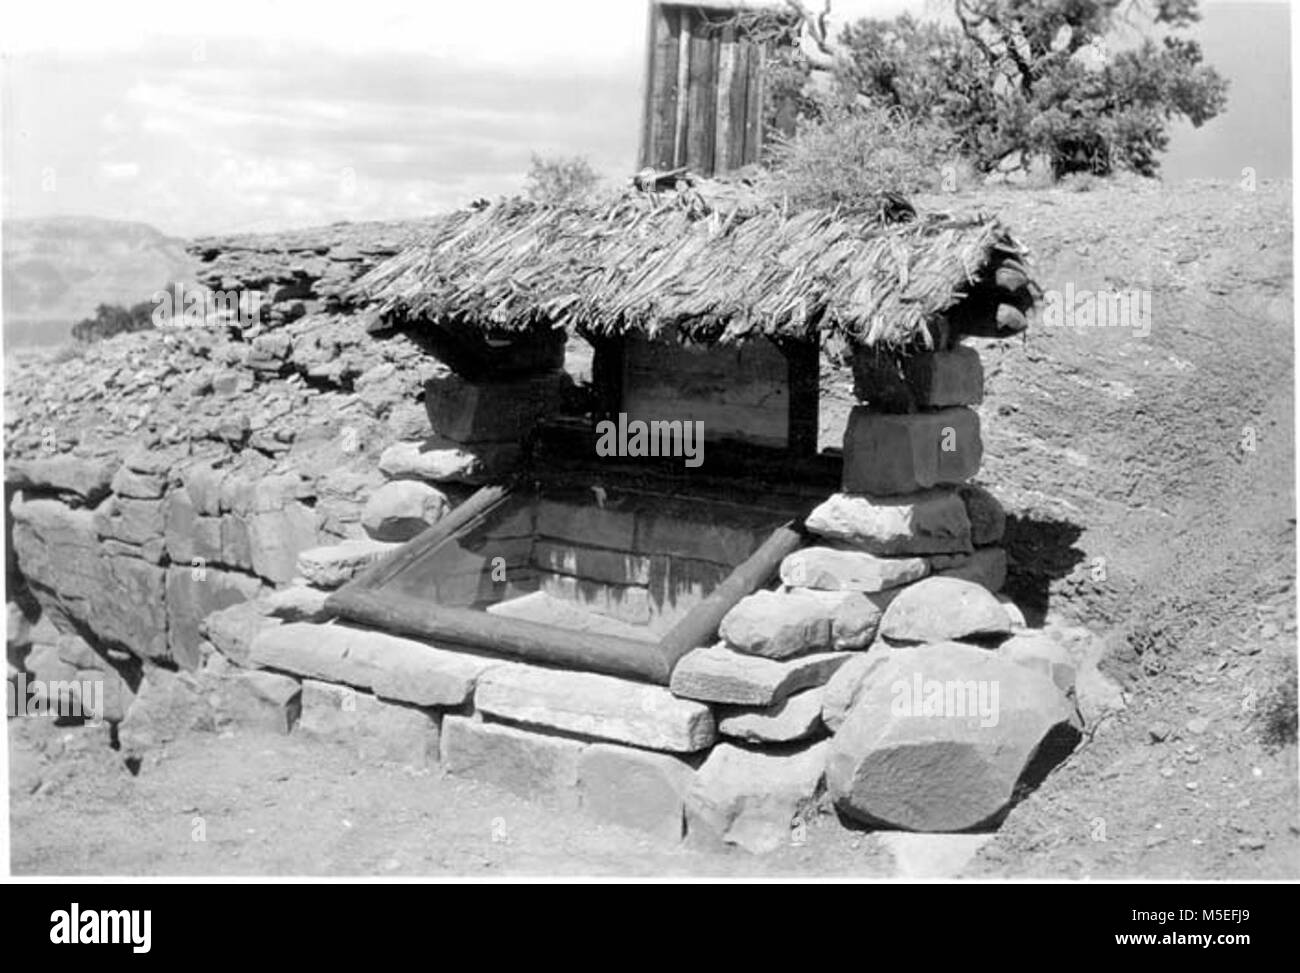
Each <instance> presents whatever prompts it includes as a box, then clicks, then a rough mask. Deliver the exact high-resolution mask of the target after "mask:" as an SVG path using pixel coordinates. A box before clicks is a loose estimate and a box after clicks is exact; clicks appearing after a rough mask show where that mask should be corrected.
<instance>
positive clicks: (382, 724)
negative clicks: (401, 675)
mask: <svg viewBox="0 0 1300 973" xmlns="http://www.w3.org/2000/svg"><path fill="white" fill-rule="evenodd" d="M295 732H297V733H300V734H302V735H304V736H307V737H313V738H316V739H321V740H328V741H331V742H333V743H337V744H342V745H344V746H346V747H348V748H349V749H351V750H353V751H354V752H355V754H356V755H357V757H358V758H359V759H361V760H364V761H367V762H370V761H388V762H391V763H398V764H404V765H407V766H412V767H427V766H430V765H432V764H433V763H435V762H436V761H437V759H438V754H439V725H438V717H437V714H436V713H433V712H431V711H429V710H425V709H421V708H420V707H416V706H405V705H403V704H401V703H391V702H387V701H386V700H382V699H378V698H376V697H375V696H373V695H371V694H370V693H366V692H360V691H358V690H356V689H353V688H352V687H350V686H340V685H337V684H335V683H329V682H321V681H319V680H315V679H304V680H303V683H302V715H301V716H300V717H299V719H298V727H297V730H296V731H295Z"/></svg>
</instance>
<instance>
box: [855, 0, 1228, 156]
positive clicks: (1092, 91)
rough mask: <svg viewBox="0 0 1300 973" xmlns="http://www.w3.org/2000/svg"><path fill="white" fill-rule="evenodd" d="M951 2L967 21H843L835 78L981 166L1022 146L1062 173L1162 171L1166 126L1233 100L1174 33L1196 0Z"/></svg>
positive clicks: (1190, 18)
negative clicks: (942, 130)
mask: <svg viewBox="0 0 1300 973" xmlns="http://www.w3.org/2000/svg"><path fill="white" fill-rule="evenodd" d="M955 6H956V10H957V14H958V21H959V24H960V26H959V27H954V26H945V25H939V24H935V23H929V22H921V21H918V20H916V19H915V18H912V17H910V16H903V17H899V18H897V19H895V20H891V21H883V20H861V21H858V22H857V23H854V24H851V25H849V26H847V27H846V28H845V30H844V32H843V34H842V36H841V38H840V49H841V50H842V51H844V52H845V54H846V56H845V57H844V58H842V59H841V67H840V70H839V75H840V77H839V82H840V84H841V85H842V86H844V87H845V88H846V89H847V90H848V91H850V92H853V93H857V94H861V95H863V96H865V97H866V98H867V99H868V100H869V101H870V102H871V103H873V104H877V105H886V106H890V107H892V108H894V109H896V110H898V111H900V112H902V113H903V114H904V115H905V116H907V117H908V118H912V119H925V120H930V121H938V122H941V123H942V124H943V125H945V126H946V127H947V128H949V129H950V130H951V131H952V132H953V133H954V136H955V138H956V141H957V145H958V148H959V150H960V151H961V153H962V154H963V155H964V156H966V157H967V158H969V159H971V160H972V161H973V162H974V163H975V165H976V166H977V167H978V168H980V169H982V170H989V169H992V168H993V167H994V166H995V165H996V164H997V162H998V161H999V160H1000V159H1001V158H1003V157H1004V156H1006V155H1007V154H1008V153H1010V152H1014V151H1025V152H1028V153H1032V154H1037V155H1042V156H1044V157H1046V158H1047V159H1049V160H1050V162H1051V165H1052V170H1053V172H1054V173H1055V174H1056V175H1057V176H1061V175H1064V174H1065V173H1068V172H1080V171H1083V172H1092V173H1096V174H1106V173H1109V172H1111V171H1113V170H1114V169H1129V170H1132V171H1135V172H1138V173H1141V174H1143V175H1153V174H1155V172H1156V171H1157V170H1158V168H1159V155H1160V153H1162V152H1163V151H1164V150H1165V149H1166V148H1167V146H1168V142H1169V135H1168V129H1169V124H1170V122H1171V121H1173V120H1174V119H1176V118H1184V119H1186V120H1188V121H1189V122H1191V123H1192V124H1193V125H1195V126H1199V125H1202V124H1204V123H1205V122H1206V121H1208V120H1209V119H1211V118H1213V117H1214V116H1215V115H1217V114H1218V113H1219V112H1220V111H1222V109H1223V107H1224V104H1225V102H1226V94H1227V82H1226V81H1225V80H1224V79H1223V78H1222V77H1221V76H1220V75H1219V74H1218V73H1217V72H1215V71H1214V69H1213V68H1211V67H1209V66H1208V65H1206V64H1204V63H1203V58H1202V53H1201V50H1200V47H1199V45H1197V44H1196V42H1195V41H1192V40H1189V39H1187V38H1185V37H1181V36H1178V35H1177V33H1176V32H1177V31H1179V30H1182V29H1185V28H1186V27H1188V26H1189V25H1191V24H1192V23H1194V22H1195V21H1196V20H1197V19H1198V17H1199V14H1198V13H1197V9H1196V0H1147V2H1146V3H1140V2H1139V3H1137V4H1134V3H1133V2H1131V0H956V2H955ZM1135 7H1136V8H1139V9H1140V10H1141V12H1142V14H1143V16H1144V17H1145V21H1144V25H1145V27H1144V31H1145V36H1143V38H1142V40H1141V42H1140V43H1139V44H1137V45H1135V46H1134V45H1128V46H1122V47H1120V46H1117V45H1115V43H1114V37H1115V35H1116V32H1117V29H1118V28H1119V27H1121V26H1123V22H1124V21H1123V19H1124V18H1127V17H1129V16H1130V13H1131V11H1132V9H1134V8H1135ZM1121 8H1123V9H1121ZM1113 46H1114V49H1112V47H1113Z"/></svg>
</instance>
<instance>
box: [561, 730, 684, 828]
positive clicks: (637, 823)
mask: <svg viewBox="0 0 1300 973" xmlns="http://www.w3.org/2000/svg"><path fill="white" fill-rule="evenodd" d="M694 779H695V771H694V769H693V768H692V767H691V765H690V764H688V763H687V762H686V761H685V760H682V759H681V758H680V757H674V756H672V755H670V754H666V753H654V752H651V751H648V750H634V749H633V748H631V747H620V746H615V745H614V744H609V743H593V744H592V745H591V746H589V747H587V748H586V749H584V750H583V751H582V754H581V755H580V756H579V757H578V792H579V795H580V796H581V799H582V807H583V810H584V811H586V812H587V813H589V814H591V815H592V816H593V817H595V818H597V819H598V820H601V821H608V822H610V823H611V824H617V825H621V826H622V827H625V828H634V829H636V830H638V831H648V832H650V833H651V834H655V835H658V836H659V837H661V838H664V839H667V840H669V841H680V840H681V838H682V834H683V832H684V831H685V825H686V817H685V801H686V794H687V792H688V791H689V790H690V788H691V784H692V783H693V782H694Z"/></svg>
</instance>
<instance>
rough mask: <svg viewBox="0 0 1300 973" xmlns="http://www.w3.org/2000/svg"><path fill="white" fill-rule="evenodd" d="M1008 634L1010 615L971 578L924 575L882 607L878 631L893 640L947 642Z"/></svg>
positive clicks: (904, 641) (1009, 630)
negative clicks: (882, 612)
mask: <svg viewBox="0 0 1300 973" xmlns="http://www.w3.org/2000/svg"><path fill="white" fill-rule="evenodd" d="M1010 633H1011V617H1010V616H1009V615H1008V614H1007V613H1006V610H1005V609H1004V608H1003V607H1002V606H1001V605H1000V604H998V600H997V599H996V598H995V597H993V595H992V594H991V593H990V592H989V591H988V590H987V589H985V588H983V587H981V586H980V585H978V584H975V583H974V582H973V581H964V580H960V579H958V578H942V577H934V578H926V579H925V580H923V581H918V582H916V584H913V585H909V586H908V587H906V588H904V589H903V590H902V592H901V593H900V594H899V595H898V597H897V598H895V599H894V600H893V601H892V602H890V605H889V607H888V608H886V609H885V617H884V618H882V619H881V621H880V634H881V635H882V636H884V637H885V638H887V639H889V640H890V641H892V642H903V643H918V642H947V641H951V640H954V639H965V638H986V637H993V636H998V635H1009V634H1010Z"/></svg>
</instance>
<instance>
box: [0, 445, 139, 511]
mask: <svg viewBox="0 0 1300 973" xmlns="http://www.w3.org/2000/svg"><path fill="white" fill-rule="evenodd" d="M116 468H117V466H116V464H115V463H113V462H111V461H109V460H105V459H98V458H91V457H84V456H74V455H73V454H71V453H64V454H61V455H58V456H49V457H40V458H37V459H14V460H10V461H9V462H7V463H5V481H6V482H7V483H9V484H11V485H13V486H14V487H15V488H17V489H19V490H53V491H57V492H59V493H64V494H73V495H75V496H77V497H79V498H81V499H82V500H83V501H85V502H86V503H87V504H94V503H97V502H99V500H101V499H102V498H103V497H105V496H106V495H107V494H108V491H109V486H110V484H111V483H112V482H113V473H114V472H115V471H116Z"/></svg>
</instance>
